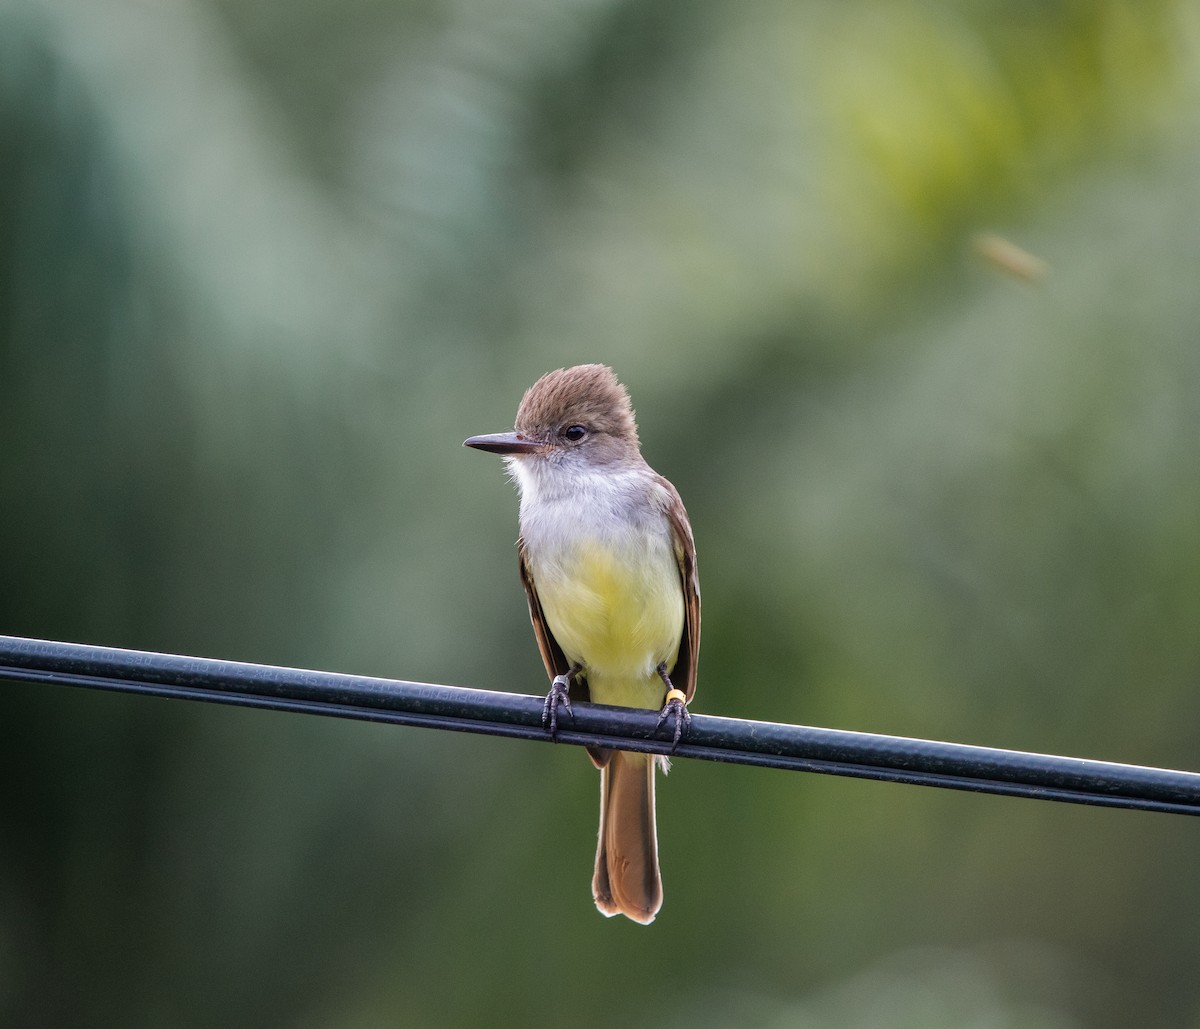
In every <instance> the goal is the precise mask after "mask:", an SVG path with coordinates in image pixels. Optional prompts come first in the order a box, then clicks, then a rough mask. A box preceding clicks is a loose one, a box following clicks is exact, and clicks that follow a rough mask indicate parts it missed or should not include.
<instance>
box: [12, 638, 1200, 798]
mask: <svg viewBox="0 0 1200 1029" xmlns="http://www.w3.org/2000/svg"><path fill="white" fill-rule="evenodd" d="M3 679H7V680H14V681H19V682H29V683H44V684H46V685H57V686H76V687H83V688H87V689H98V690H110V691H116V692H121V693H139V694H145V695H149V696H156V697H173V698H177V699H186V700H199V701H208V702H211V703H217V704H234V705H238V706H242V707H257V708H268V709H271V710H277V711H298V712H303V713H306V714H320V715H330V716H333V717H338V718H356V719H364V720H367V721H375V722H393V723H397V724H400V725H417V726H424V727H426V728H430V729H452V730H456V731H459V732H476V733H486V734H489V735H493V736H511V737H516V738H520V739H531V740H541V741H543V742H546V741H549V739H550V737H549V735H548V734H547V733H546V731H545V730H544V729H543V727H542V701H543V698H542V697H540V696H536V697H534V696H526V695H524V694H515V693H498V692H493V691H490V690H480V689H468V688H465V687H460V686H441V685H436V684H431V683H420V682H404V681H402V680H396V679H375V678H368V677H365V676H358V675H342V674H339V673H334V672H314V671H305V670H301V669H295V668H281V667H276V666H273V665H256V664H245V663H242V662H237V661H218V660H212V659H208V658H198V657H178V656H175V655H171V654H156V653H151V652H147V651H138V650H117V649H113V648H109V647H93V646H87V645H84V644H78V643H59V642H54V641H50V640H32V639H22V638H19V637H15V636H0V680H3ZM657 721H658V715H657V712H650V711H639V710H635V709H632V708H617V707H604V706H602V705H596V704H576V705H574V708H573V716H572V715H568V714H567V713H566V712H563V714H562V717H561V718H560V722H559V732H558V737H557V739H558V742H560V743H570V744H575V745H586V746H593V747H616V748H620V749H622V750H635V751H645V752H649V753H656V754H665V753H668V752H670V749H671V747H670V741H669V740H667V739H665V738H664V736H663V734H658V733H657V732H656V724H657ZM663 732H664V734H665V732H666V730H665V729H664V730H663ZM675 756H677V757H694V758H702V759H704V760H708V761H725V762H736V763H739V764H747V765H759V766H762V767H768V768H784V769H790V770H792V771H803V772H819V773H823V774H827V775H843V776H851V777H855V778H862V779H879V780H886V781H889V782H904V783H913V784H918V785H922V786H938V787H943V788H949V789H957V790H969V791H973V792H977V793H994V794H1001V795H1006V796H1013V797H1032V798H1037V799H1041V800H1057V801H1066V802H1069V803H1074V804H1094V805H1102V806H1106V807H1123V808H1138V809H1141V810H1147V811H1163V812H1170V813H1174V814H1186V815H1200V774H1197V773H1195V772H1181V771H1172V770H1169V769H1162V768H1146V767H1142V766H1139V765H1124V764H1115V763H1112V762H1108V761H1089V760H1083V759H1080V758H1070V757H1056V756H1053V755H1049V754H1030V753H1024V752H1021V751H1012V750H997V749H993V748H991V747H974V746H967V745H964V744H960V743H940V742H937V741H934V740H919V739H908V738H905V737H900V736H881V735H876V734H873V733H862V732H849V731H845V730H841V729H820V728H813V727H810V726H803V725H784V724H780V723H776V722H753V721H747V720H744V719H739V718H720V717H716V716H714V715H701V714H694V715H692V718H691V722H690V723H689V725H688V728H687V730H686V732H685V734H684V738H683V740H682V741H681V742H680V744H679V747H678V748H677V749H676V751H675Z"/></svg>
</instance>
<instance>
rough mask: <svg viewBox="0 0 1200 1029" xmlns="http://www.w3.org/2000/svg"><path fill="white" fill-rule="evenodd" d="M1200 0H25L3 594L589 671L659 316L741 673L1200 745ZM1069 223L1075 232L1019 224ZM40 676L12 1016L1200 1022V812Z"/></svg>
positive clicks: (3, 701) (880, 725)
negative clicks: (577, 470) (618, 411)
mask: <svg viewBox="0 0 1200 1029" xmlns="http://www.w3.org/2000/svg"><path fill="white" fill-rule="evenodd" d="M1198 101H1200V9H1198V7H1197V5H1196V4H1195V3H1188V2H1183V0H1142V2H1139V3H1134V2H1119V0H1090V2H1085V0H1079V2H1065V0H1057V2H1039V3H1028V2H1013V0H973V2H960V3H956V4H941V3H935V2H933V0H925V2H922V0H879V2H869V0H868V2H860V3H834V2H831V0H789V2H779V0H747V2H744V3H732V2H724V3H718V2H715V0H694V2H692V3H688V4H683V3H678V2H675V0H591V2H588V3H582V2H569V0H557V2H553V3H551V2H546V0H484V2H479V3H465V4H464V3H451V2H449V0H387V2H385V0H340V2H334V0H290V2H283V0H158V2H156V3H153V4H147V3H144V2H138V0H0V469H2V474H0V543H2V547H3V551H2V553H3V556H2V559H0V567H2V568H3V576H2V579H0V581H2V583H3V589H2V590H0V632H3V633H7V634H13V635H28V636H37V637H48V638H55V639H66V640H77V641H82V642H89V643H97V644H110V645H117V646H123V647H134V648H146V649H153V650H165V651H172V652H178V653H187V654H198V655H204V656H209V657H221V658H232V659H243V660H253V661H262V662H269V663H280V664H288V665H299V666H304V667H316V668H325V669H336V670H341V671H349V672H358V673H366V674H373V675H385V676H396V677H400V678H409V679H423V680H428V681H434V682H444V683H459V684H467V685H478V686H483V687H488V688H495V689H501V690H511V691H517V692H525V693H537V692H541V691H543V690H544V689H545V681H544V674H543V671H542V667H541V663H540V660H539V658H538V654H537V648H536V646H535V644H534V641H533V637H532V633H531V631H530V629H529V626H528V621H527V617H526V613H525V603H524V598H523V595H522V592H521V588H520V585H519V583H518V581H517V575H516V567H515V552H514V548H513V545H512V543H513V539H514V537H515V534H516V499H515V496H514V494H513V491H512V489H511V487H510V486H509V485H508V484H507V483H506V482H505V480H504V477H503V475H502V474H501V469H500V467H499V466H498V464H497V463H496V462H494V461H492V460H487V459H484V458H482V457H480V456H479V455H477V454H474V453H469V452H466V451H463V450H462V448H461V446H460V443H461V441H462V439H463V438H464V437H466V436H467V435H470V434H473V433H477V432H489V431H498V430H501V429H504V428H506V427H508V426H510V425H511V424H512V418H513V414H514V412H515V409H516V404H517V402H518V400H519V399H520V395H521V392H522V390H523V389H524V388H525V387H526V386H527V385H529V383H531V382H532V381H533V380H534V379H535V378H536V377H537V376H538V375H540V374H541V373H542V372H545V371H547V370H549V369H551V368H556V367H560V366H563V365H567V364H573V363H577V362H580V361H603V362H606V363H609V364H611V365H613V366H614V367H615V368H616V369H617V371H618V373H619V375H620V376H621V378H622V379H623V380H624V381H625V382H626V384H627V385H628V386H629V387H630V390H631V392H632V395H633V398H634V402H635V405H636V407H637V410H638V414H639V420H640V423H641V429H642V436H643V440H644V449H645V453H646V456H647V458H648V459H649V461H650V462H651V464H652V465H654V466H655V467H656V468H657V469H658V470H660V471H662V472H663V473H664V474H666V475H668V476H669V477H670V478H671V479H672V480H673V481H674V482H675V483H676V485H677V486H678V487H679V489H680V491H681V493H682V494H683V497H684V499H685V500H686V502H687V504H688V508H689V511H690V514H691V517H692V522H693V525H694V527H695V532H696V538H697V541H698V546H699V555H700V572H701V581H702V585H703V591H704V600H705V609H704V610H705V620H704V646H703V648H702V652H701V664H700V684H699V690H698V694H697V698H696V703H695V710H698V711H702V712H708V713H718V714H723V715H732V716H744V717H751V718H767V719H774V720H780V721H792V722H802V723H809V724H817V725H829V726H836V727H843V728H852V729H860V730H866V731H874V732H886V733H896V734H904V735H915V736H923V737H933V738H940V739H949V740H955V741H962V742H971V743H981V744H986V745H992V746H1004V747H1013V748H1021V749H1034V750H1044V751H1050V752H1055V753H1068V754H1075V755H1080V756H1088V757H1099V758H1107V759H1111V760H1118V761H1131V762H1139V763H1149V764H1158V765H1166V766H1172V767H1183V768H1200V690H1197V685H1198V683H1200V454H1198V452H1200V345H1198V344H1200V339H1198V336H1200V329H1198V326H1200V214H1198V207H1200V203H1198V202H1200V113H1198V112H1200V105H1198ZM985 232H995V233H999V234H1001V235H1003V236H1004V237H1007V238H1008V239H1010V240H1013V241H1014V242H1016V243H1018V244H1020V245H1021V246H1022V247H1024V248H1026V249H1027V250H1028V251H1030V252H1031V253H1032V254H1035V255H1036V256H1037V257H1038V258H1039V259H1040V260H1041V261H1043V262H1045V265H1046V269H1047V270H1046V272H1045V274H1044V275H1041V276H1040V277H1034V281H1026V280H1024V279H1022V278H1020V277H1019V276H1016V275H1013V274H1011V270H1006V269H1005V268H1004V267H1002V266H1001V264H999V263H997V262H995V261H990V260H988V259H986V257H985V256H982V255H981V254H980V252H979V248H978V246H977V245H976V244H975V243H974V242H973V241H977V239H978V235H979V234H980V233H985ZM659 806H660V839H661V847H662V860H663V868H664V877H665V883H666V904H665V907H664V909H663V912H662V914H661V915H660V916H659V919H658V921H657V922H656V923H655V924H654V925H653V926H652V927H650V928H648V929H644V928H641V927H639V926H636V925H633V924H632V923H628V922H625V921H624V920H613V921H608V920H605V919H603V918H601V917H600V916H599V915H598V914H597V913H596V912H595V910H594V909H593V906H592V902H591V898H590V895H589V890H588V883H589V878H590V874H591V861H592V854H593V846H594V834H595V823H596V809H597V783H596V776H595V773H594V771H593V770H592V769H591V767H590V766H589V764H588V762H587V761H586V759H585V758H584V757H583V755H582V754H581V753H579V752H578V751H576V750H575V749H573V748H567V747H559V748H553V747H549V746H533V745H527V744H521V743H514V742H508V741H502V740H495V739H487V738H482V737H468V736H460V735H457V734H451V733H436V732H428V731H424V730H416V729H396V728H388V727H381V726H373V725H365V724H349V723H342V722H337V721H333V720H325V719H316V718H306V717H301V716H292V715H279V714H272V713H265V712H243V711H236V710H233V709H223V708H210V707H205V706H199V705H192V704H187V703H180V702H174V701H158V700H148V699H137V698H122V697H117V696H110V695H101V694H89V693H86V692H83V691H77V690H66V689H61V690H60V689H54V688H50V687H35V686H31V685H22V684H11V683H10V684H0V1024H3V1025H5V1026H14V1027H34V1029H38V1027H58V1026H64V1027H65V1026H70V1027H91V1026H96V1027H108V1026H122V1027H146V1029H151V1027H155V1029H157V1027H162V1026H198V1027H209V1026H212V1027H218V1026H219V1027H242V1026H245V1027H261V1026H303V1027H322V1029H323V1027H329V1029H374V1027H378V1026H393V1025H395V1026H416V1025H467V1024H506V1025H521V1026H580V1025H588V1026H628V1025H637V1024H655V1025H660V1026H667V1027H676V1026H678V1027H684V1026H690V1027H695V1026H755V1027H758V1026H761V1027H772V1029H775V1027H778V1029H784V1027H806V1029H807V1027H826V1026H829V1027H835V1029H841V1027H883V1029H918V1027H932V1029H937V1027H960V1026H967V1027H987V1029H997V1027H1014V1029H1015V1027H1034V1029H1065V1027H1079V1026H1085V1027H1090V1026H1097V1027H1113V1029H1116V1027H1124V1026H1131V1025H1139V1026H1141V1025H1145V1026H1167V1027H1174V1026H1182V1027H1196V1026H1200V982H1198V980H1197V978H1196V968H1197V964H1198V962H1200V877H1198V876H1197V874H1196V870H1197V858H1198V857H1200V837H1198V836H1197V827H1196V825H1195V824H1193V823H1192V822H1191V821H1190V820H1187V819H1183V818H1179V817H1172V816H1165V815H1150V814H1137V813H1129V812H1117V811H1104V810H1092V809H1085V808H1074V807H1070V806H1065V805H1049V804H1041V803H1036V802H1031V801H1020V800H1012V799H1000V798H986V797H975V796H970V795H965V794H956V793H952V792H948V791H937V790H924V789H919V788H915V787H905V786H895V785H885V784H878V783H869V782H859V781H850V780H840V779H833V778H825V777H810V776H803V775H795V774H785V773H780V772H769V771H764V770H756V769H748V768H736V767H724V766H718V765H708V764H705V763H701V762H689V761H679V762H677V763H676V767H675V770H674V771H673V773H672V775H671V777H670V778H669V779H667V780H665V781H663V782H661V783H660V792H659Z"/></svg>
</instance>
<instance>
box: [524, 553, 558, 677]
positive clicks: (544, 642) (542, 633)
mask: <svg viewBox="0 0 1200 1029" xmlns="http://www.w3.org/2000/svg"><path fill="white" fill-rule="evenodd" d="M517 556H518V558H519V560H520V568H521V585H522V586H524V587H525V599H526V600H528V601H529V620H530V621H531V622H533V633H534V635H535V636H537V642H538V649H539V650H540V651H541V652H542V663H543V664H544V665H545V666H546V674H547V675H548V676H549V677H550V678H551V679H553V678H554V677H555V676H556V675H566V674H567V672H569V671H570V670H571V662H570V661H568V660H567V656H566V654H564V653H563V652H562V647H560V646H559V645H558V640H556V639H555V638H554V633H552V632H551V631H550V626H548V625H547V624H546V616H545V614H543V613H542V602H541V601H540V600H539V599H538V594H537V587H536V586H535V585H534V584H533V575H532V574H531V573H530V571H529V561H528V558H527V557H526V551H525V541H524V540H523V539H518V540H517Z"/></svg>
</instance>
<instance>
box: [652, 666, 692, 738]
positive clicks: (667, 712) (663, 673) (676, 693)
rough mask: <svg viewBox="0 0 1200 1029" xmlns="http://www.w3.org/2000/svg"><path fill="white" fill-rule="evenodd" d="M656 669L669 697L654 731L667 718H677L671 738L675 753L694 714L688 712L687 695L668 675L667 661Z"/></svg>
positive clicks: (659, 727)
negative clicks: (685, 727) (684, 728)
mask: <svg viewBox="0 0 1200 1029" xmlns="http://www.w3.org/2000/svg"><path fill="white" fill-rule="evenodd" d="M655 671H656V672H658V677H659V678H660V679H662V681H663V683H664V684H665V685H666V687H667V699H666V702H665V703H664V704H663V706H662V711H661V712H660V713H659V716H658V725H656V726H655V727H654V731H655V732H658V730H659V729H661V728H662V727H663V723H664V722H665V721H667V719H669V718H674V719H675V734H674V736H673V737H672V738H671V753H672V754H674V753H675V748H676V747H678V746H679V739H680V737H681V736H683V727H684V726H685V725H687V724H688V723H689V722H690V721H691V720H692V716H691V715H690V714H688V709H687V697H686V696H684V693H683V690H677V689H676V688H675V685H674V684H673V683H672V682H671V678H670V676H668V675H667V666H666V663H665V662H664V663H663V664H661V665H659V666H658V667H657V668H656V669H655Z"/></svg>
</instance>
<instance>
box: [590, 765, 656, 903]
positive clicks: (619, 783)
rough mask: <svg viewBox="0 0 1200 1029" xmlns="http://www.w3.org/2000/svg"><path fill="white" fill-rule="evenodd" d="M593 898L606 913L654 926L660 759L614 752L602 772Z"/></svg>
mask: <svg viewBox="0 0 1200 1029" xmlns="http://www.w3.org/2000/svg"><path fill="white" fill-rule="evenodd" d="M592 895H593V896H594V897H595V899H596V907H598V908H599V909H600V910H601V911H602V912H603V913H604V914H606V915H618V914H619V915H625V916H627V917H628V918H632V919H633V920H634V921H635V922H641V923H642V924H643V925H648V924H649V923H650V922H653V921H654V916H655V915H656V914H658V909H659V908H660V907H662V898H663V894H662V878H661V876H660V875H659V871H658V833H657V831H656V829H655V825H654V758H653V757H652V756H651V755H649V754H633V753H629V752H628V751H622V750H618V751H613V752H612V756H611V758H610V759H609V761H608V763H607V764H606V765H605V766H604V767H603V768H602V769H601V770H600V838H599V842H598V845H597V848H596V873H595V876H594V877H593V879H592Z"/></svg>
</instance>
